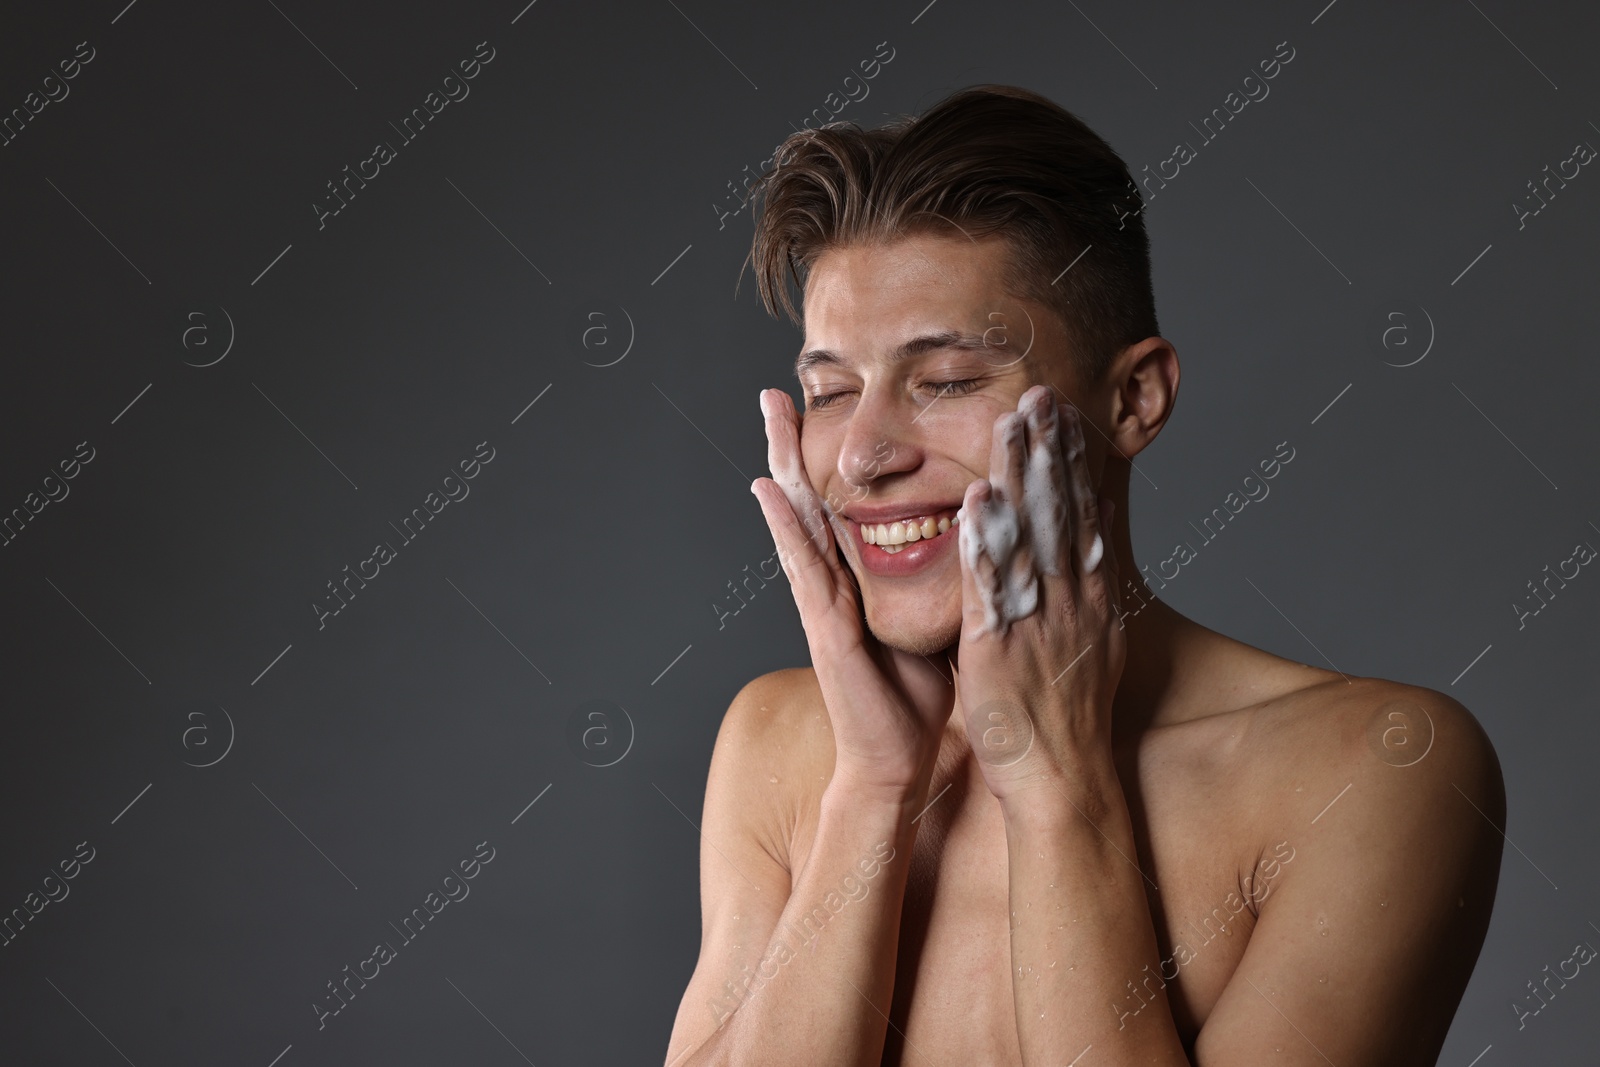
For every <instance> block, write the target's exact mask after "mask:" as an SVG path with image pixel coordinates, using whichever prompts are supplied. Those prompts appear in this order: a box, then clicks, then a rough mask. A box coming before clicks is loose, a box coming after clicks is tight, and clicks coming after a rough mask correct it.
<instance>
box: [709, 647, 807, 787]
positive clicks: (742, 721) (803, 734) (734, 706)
mask: <svg viewBox="0 0 1600 1067" xmlns="http://www.w3.org/2000/svg"><path fill="white" fill-rule="evenodd" d="M718 743H719V744H731V745H734V746H736V747H737V748H738V749H739V750H740V751H741V753H742V754H744V755H746V756H751V757H759V758H760V759H761V760H762V761H763V763H764V764H765V765H768V766H771V767H773V768H775V769H776V768H777V767H779V766H780V765H781V766H782V767H784V768H787V769H788V770H789V771H790V773H791V774H796V773H799V772H801V771H804V772H805V773H806V774H808V775H809V776H810V777H812V778H814V777H815V775H816V774H817V773H821V774H823V775H824V776H826V775H828V774H829V773H830V771H831V768H832V765H833V726H832V724H831V723H830V722H829V721H828V711H827V706H826V705H825V704H824V703H823V700H822V689H821V687H820V686H818V684H817V674H816V671H815V670H813V669H812V668H810V667H785V668H782V669H780V670H776V671H769V672H767V673H766V674H762V675H758V676H757V677H755V678H752V679H751V680H750V681H748V682H746V683H745V685H744V687H743V688H742V689H740V690H739V692H738V694H737V695H735V696H734V698H733V701H732V702H731V703H730V704H729V705H728V710H727V712H726V713H724V715H723V718H722V729H721V734H720V735H719V741H718ZM774 773H776V770H775V771H774ZM788 777H789V776H785V775H780V780H783V779H787V778H788Z"/></svg>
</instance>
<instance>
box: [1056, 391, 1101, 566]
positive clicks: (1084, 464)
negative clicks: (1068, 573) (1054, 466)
mask: <svg viewBox="0 0 1600 1067" xmlns="http://www.w3.org/2000/svg"><path fill="white" fill-rule="evenodd" d="M1061 416H1062V422H1063V423H1065V425H1066V446H1067V449H1066V465H1067V486H1068V490H1069V491H1068V494H1067V495H1068V503H1067V507H1068V512H1069V515H1068V523H1069V528H1070V529H1071V530H1072V543H1073V545H1074V546H1075V548H1076V552H1075V553H1074V555H1075V556H1076V562H1077V568H1078V575H1079V577H1087V576H1088V575H1090V574H1093V573H1095V572H1096V571H1097V570H1098V569H1099V567H1100V563H1101V560H1102V559H1103V558H1104V556H1105V539H1104V538H1103V537H1101V535H1100V507H1099V504H1098V503H1097V501H1098V500H1099V496H1098V494H1096V493H1095V491H1094V488H1093V487H1092V486H1091V485H1090V484H1089V456H1088V449H1087V448H1086V447H1085V445H1084V441H1083V414H1082V412H1080V411H1079V410H1078V408H1077V407H1076V405H1073V404H1071V403H1067V404H1065V405H1063V407H1062V411H1061Z"/></svg>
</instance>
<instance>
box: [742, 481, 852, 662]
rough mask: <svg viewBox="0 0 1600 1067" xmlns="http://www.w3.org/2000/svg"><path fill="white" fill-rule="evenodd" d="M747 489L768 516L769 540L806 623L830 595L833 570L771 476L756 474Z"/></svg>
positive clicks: (764, 516) (831, 592) (802, 619)
mask: <svg viewBox="0 0 1600 1067" xmlns="http://www.w3.org/2000/svg"><path fill="white" fill-rule="evenodd" d="M750 491H751V492H752V493H754V494H755V496H756V500H757V502H759V503H760V505H761V514H762V517H763V518H765V519H766V520H767V529H768V530H770V531H771V532H772V543H773V545H774V546H775V547H776V548H777V550H778V562H779V563H780V564H781V565H782V567H783V573H784V574H785V575H786V576H787V577H788V579H789V588H790V590H791V591H792V592H793V593H794V602H795V607H797V608H798V609H799V610H800V620H801V622H802V623H803V624H804V623H809V622H810V621H811V619H812V616H813V612H815V611H820V610H822V609H823V607H824V606H825V605H826V604H827V603H828V602H829V600H830V599H831V598H832V594H833V575H832V572H831V571H830V569H829V567H828V564H827V561H826V560H824V559H823V557H822V556H821V554H820V553H818V552H817V547H816V544H815V543H814V542H813V541H812V540H811V538H810V537H808V536H807V534H806V530H805V527H803V526H802V525H801V524H800V520H799V518H798V517H796V515H795V513H794V508H793V507H791V506H790V504H789V499H788V497H786V496H784V494H783V490H782V489H781V488H780V487H779V485H778V483H776V482H775V481H773V480H772V479H771V478H757V479H756V480H755V481H753V482H751V483H750ZM808 632H809V631H808Z"/></svg>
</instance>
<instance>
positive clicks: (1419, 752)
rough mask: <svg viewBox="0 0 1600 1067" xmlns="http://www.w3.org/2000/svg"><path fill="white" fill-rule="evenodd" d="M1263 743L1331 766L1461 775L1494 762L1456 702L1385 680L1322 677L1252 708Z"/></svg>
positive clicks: (1473, 719) (1479, 728)
mask: <svg viewBox="0 0 1600 1067" xmlns="http://www.w3.org/2000/svg"><path fill="white" fill-rule="evenodd" d="M1252 710H1253V714H1254V718H1255V723H1254V725H1256V726H1257V727H1258V728H1259V732H1260V734H1261V737H1262V740H1263V743H1265V744H1267V745H1269V746H1273V747H1279V748H1281V749H1282V751H1280V752H1279V753H1278V754H1279V755H1284V756H1300V757H1303V758H1308V759H1312V760H1314V761H1315V762H1316V763H1321V764H1325V765H1327V766H1329V767H1330V768H1333V769H1344V770H1353V769H1355V767H1356V765H1359V764H1363V763H1365V762H1367V761H1376V762H1377V763H1379V764H1382V765H1385V766H1388V767H1396V768H1404V767H1412V766H1420V765H1421V764H1422V763H1423V762H1424V761H1425V760H1426V761H1431V762H1432V763H1434V764H1437V765H1440V766H1442V767H1444V768H1447V769H1455V770H1459V771H1461V772H1463V773H1465V772H1466V771H1468V770H1469V769H1471V767H1472V766H1473V765H1474V764H1483V763H1486V762H1494V760H1495V754H1494V745H1493V743H1492V742H1491V741H1490V740H1489V735H1488V733H1487V731H1485V730H1484V728H1483V725H1482V724H1481V723H1480V722H1479V721H1478V718H1477V716H1475V715H1473V713H1472V712H1471V711H1469V710H1468V709H1467V707H1466V706H1465V705H1463V704H1462V703H1461V702H1460V701H1459V700H1457V699H1455V698H1454V697H1452V696H1450V695H1448V694H1446V693H1442V692H1439V691H1438V690H1436V689H1429V688H1427V687H1426V686H1420V685H1412V684H1408V683H1405V682H1397V681H1391V680H1389V679H1386V678H1369V677H1347V676H1344V675H1335V676H1333V677H1329V678H1321V679H1318V680H1315V681H1313V682H1311V683H1310V684H1307V685H1305V686H1304V687H1302V688H1300V689H1298V690H1295V691H1293V692H1290V693H1287V694H1285V695H1283V696H1280V697H1278V698H1276V699H1274V700H1272V701H1268V702H1266V703H1264V704H1262V705H1261V706H1259V707H1257V708H1255V709H1252Z"/></svg>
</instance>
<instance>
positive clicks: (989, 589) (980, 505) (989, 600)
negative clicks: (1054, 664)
mask: <svg viewBox="0 0 1600 1067" xmlns="http://www.w3.org/2000/svg"><path fill="white" fill-rule="evenodd" d="M993 497H994V488H993V486H991V485H990V484H989V482H988V481H986V480H985V479H982V478H979V479H978V480H977V481H975V482H973V483H972V484H971V485H969V486H967V492H966V495H965V496H964V497H963V498H962V501H961V511H960V516H961V522H960V525H959V529H958V530H957V533H956V538H957V547H958V548H960V550H961V629H962V631H963V632H965V633H970V634H979V633H984V632H987V631H992V630H998V629H999V627H1000V604H1001V592H1000V571H999V568H998V567H996V566H995V561H994V560H993V559H992V558H991V557H990V555H989V552H988V544H989V542H990V540H991V539H992V538H991V536H990V535H989V531H988V529H987V526H986V524H985V522H984V520H985V518H986V517H987V514H986V513H987V509H988V507H989V505H990V504H991V502H992V500H993Z"/></svg>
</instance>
